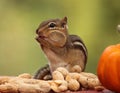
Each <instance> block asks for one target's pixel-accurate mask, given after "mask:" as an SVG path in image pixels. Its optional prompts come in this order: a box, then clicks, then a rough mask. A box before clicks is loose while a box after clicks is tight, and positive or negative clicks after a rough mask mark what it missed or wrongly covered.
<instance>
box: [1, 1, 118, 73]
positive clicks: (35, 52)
mask: <svg viewBox="0 0 120 93" xmlns="http://www.w3.org/2000/svg"><path fill="white" fill-rule="evenodd" d="M64 16H67V17H68V26H69V33H70V34H77V35H79V36H80V37H81V38H82V39H83V40H84V42H85V44H86V46H87V48H88V56H89V57H88V63H87V67H86V71H88V72H93V73H96V68H97V64H98V60H99V57H100V55H101V53H102V51H103V50H104V48H105V47H107V46H108V45H111V44H116V43H119V42H120V35H119V33H117V31H116V26H117V25H118V24H120V0H0V75H18V74H20V73H24V72H28V73H31V74H34V73H35V72H36V70H37V69H38V68H39V67H41V66H43V65H45V64H46V63H47V60H46V58H45V56H44V54H43V52H42V51H41V49H40V47H39V44H38V43H37V42H36V40H35V37H36V34H35V30H36V28H37V27H38V25H39V24H40V23H41V22H42V21H44V20H47V19H51V18H63V17H64ZM71 56H72V55H71Z"/></svg>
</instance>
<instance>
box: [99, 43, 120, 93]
mask: <svg viewBox="0 0 120 93" xmlns="http://www.w3.org/2000/svg"><path fill="white" fill-rule="evenodd" d="M97 74H98V78H99V80H100V82H101V83H102V85H103V86H105V87H106V88H107V89H110V90H112V91H115V92H118V93H120V44H117V45H111V46H108V47H107V48H106V49H105V50H104V52H103V53H102V55H101V57H100V60H99V63H98V68H97Z"/></svg>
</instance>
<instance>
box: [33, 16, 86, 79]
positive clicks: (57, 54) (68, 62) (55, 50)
mask: <svg viewBox="0 0 120 93" xmlns="http://www.w3.org/2000/svg"><path fill="white" fill-rule="evenodd" d="M36 34H37V35H38V36H37V37H36V40H37V41H38V43H39V44H40V46H41V49H42V50H43V52H44V54H45V55H46V57H47V59H48V61H49V65H47V66H45V67H43V68H41V69H39V70H38V72H37V73H36V75H35V76H34V78H35V79H45V77H46V76H50V75H51V73H52V72H53V71H54V70H56V69H57V68H58V67H65V68H66V69H67V70H68V71H69V72H81V71H84V69H85V66H86V63H87V49H86V46H85V44H84V43H83V41H82V39H81V38H80V37H79V36H77V35H69V33H68V26H67V17H64V18H63V19H51V20H47V21H44V22H42V23H41V24H40V26H39V27H38V29H37V30H36ZM76 65H78V66H79V67H80V71H76V69H75V68H74V66H76ZM49 78H50V77H49Z"/></svg>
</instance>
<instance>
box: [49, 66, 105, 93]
mask: <svg viewBox="0 0 120 93" xmlns="http://www.w3.org/2000/svg"><path fill="white" fill-rule="evenodd" d="M52 76H53V80H52V81H48V82H49V84H50V86H51V89H52V90H53V91H55V92H62V91H66V90H71V91H77V90H80V89H96V90H101V89H103V87H102V86H101V83H100V81H99V79H98V77H97V76H96V75H94V74H92V73H86V72H81V73H76V72H73V73H70V72H68V70H66V69H65V68H63V67H59V68H57V69H56V71H54V72H53V73H52Z"/></svg>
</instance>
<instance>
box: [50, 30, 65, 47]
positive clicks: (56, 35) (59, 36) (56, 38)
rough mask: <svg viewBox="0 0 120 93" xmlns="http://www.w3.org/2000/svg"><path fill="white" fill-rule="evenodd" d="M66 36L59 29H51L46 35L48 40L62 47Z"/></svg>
mask: <svg viewBox="0 0 120 93" xmlns="http://www.w3.org/2000/svg"><path fill="white" fill-rule="evenodd" d="M66 37H67V36H66V35H65V34H64V33H63V32H60V31H57V30H56V31H51V32H50V33H49V35H48V38H49V42H50V43H51V44H52V45H55V46H58V47H62V46H64V45H65V43H66V39H67V38H66Z"/></svg>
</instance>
